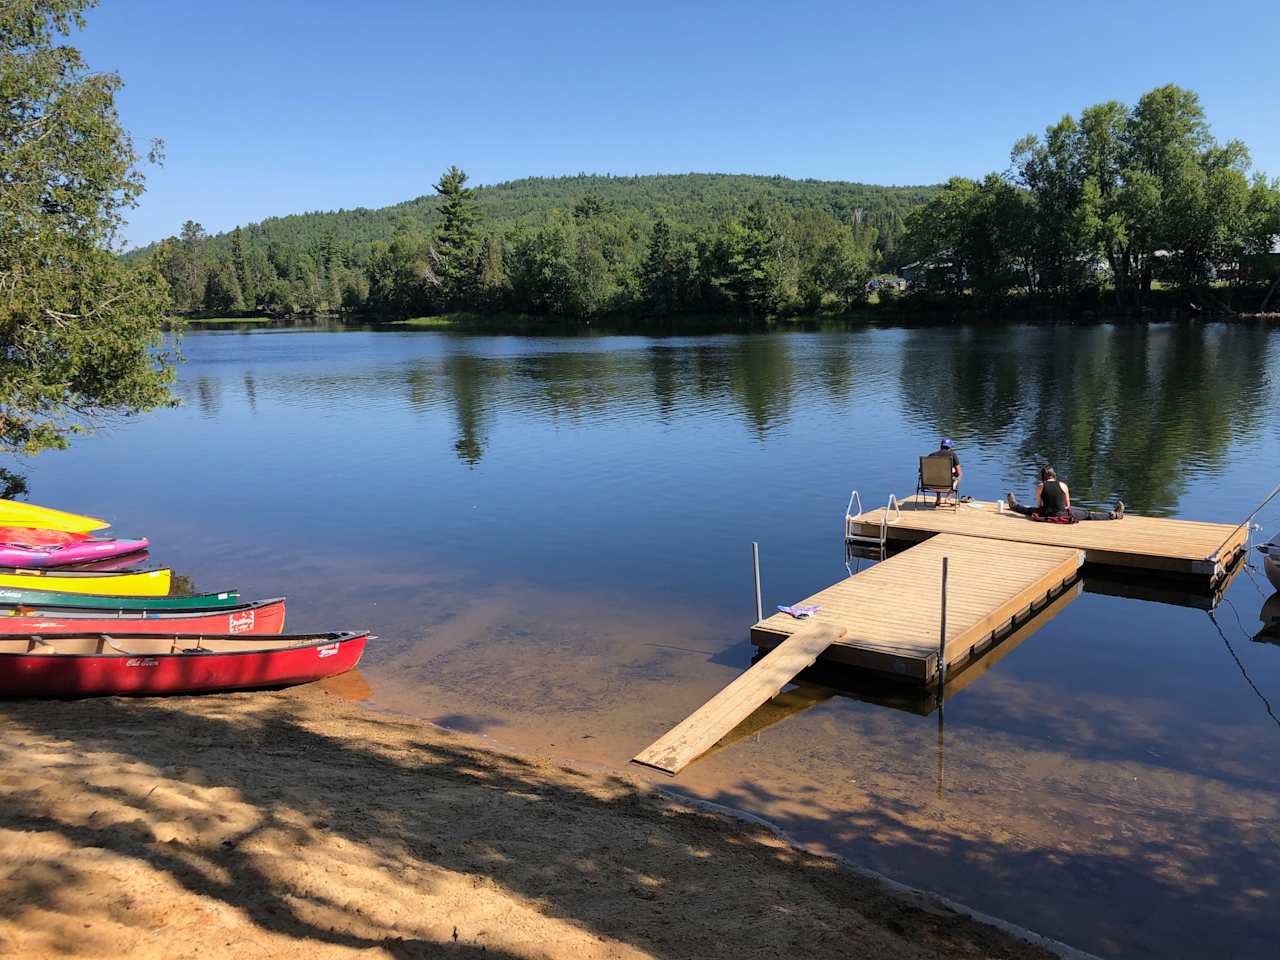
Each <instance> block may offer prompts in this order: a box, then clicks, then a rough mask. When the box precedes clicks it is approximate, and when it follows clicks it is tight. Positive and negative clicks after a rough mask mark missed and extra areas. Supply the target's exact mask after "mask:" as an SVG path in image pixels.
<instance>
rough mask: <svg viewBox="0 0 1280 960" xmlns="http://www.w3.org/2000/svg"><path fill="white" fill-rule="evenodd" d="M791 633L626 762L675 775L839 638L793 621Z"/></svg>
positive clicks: (827, 626)
mask: <svg viewBox="0 0 1280 960" xmlns="http://www.w3.org/2000/svg"><path fill="white" fill-rule="evenodd" d="M794 622H795V624H796V628H795V629H794V630H792V632H791V633H790V634H789V635H788V636H787V637H786V638H785V639H784V641H783V642H782V643H779V644H775V646H776V647H777V649H775V650H773V651H772V652H771V653H770V654H769V655H768V656H767V657H765V658H764V659H763V660H760V661H759V662H758V663H756V664H755V666H753V667H752V668H751V669H750V670H748V671H747V672H746V673H744V674H742V676H740V677H738V678H737V679H736V680H734V681H733V683H731V684H729V685H728V686H727V687H725V688H724V689H723V690H721V691H720V692H719V693H717V694H716V695H715V696H714V697H712V698H711V699H710V700H708V701H707V702H706V703H704V704H703V705H702V706H701V707H699V708H698V710H697V711H695V712H694V713H692V714H690V715H689V716H688V717H686V718H685V719H684V720H682V721H681V722H680V723H679V724H678V725H677V726H676V727H675V728H674V729H672V730H671V731H670V732H669V733H667V734H666V735H665V736H663V737H661V738H660V739H658V740H656V741H655V742H654V743H652V744H650V745H649V746H648V747H646V748H645V749H644V750H643V751H641V752H640V753H638V754H637V755H636V756H635V757H634V758H633V760H632V762H634V763H639V764H642V765H644V766H646V767H653V768H654V769H657V770H661V771H662V772H663V773H669V774H671V775H672V776H675V775H676V774H677V773H679V772H680V771H681V770H683V769H684V768H685V767H686V766H688V765H689V764H690V763H691V762H693V761H694V760H696V759H697V758H698V757H700V756H702V755H703V754H704V753H706V752H707V751H708V750H710V749H711V748H712V747H713V746H715V744H716V741H717V740H719V739H720V738H721V737H723V736H724V735H725V734H727V733H729V732H730V731H731V730H733V728H734V727H736V726H737V725H738V724H739V723H741V722H742V721H743V720H745V719H747V717H749V716H751V714H752V713H754V712H755V711H756V708H758V707H759V706H761V705H762V704H764V703H765V702H766V701H768V700H770V699H772V698H773V697H774V695H776V694H777V693H779V692H780V691H781V690H782V688H783V687H785V686H786V685H787V684H788V683H790V682H791V681H792V680H793V679H794V678H795V675H796V674H797V673H799V672H800V671H801V670H803V669H804V668H805V667H807V666H809V665H810V664H812V663H813V662H814V661H815V660H816V659H817V658H818V655H819V654H821V653H822V651H824V650H826V649H827V647H829V646H830V645H831V644H832V643H834V642H836V641H838V640H839V639H840V638H841V637H842V636H844V632H845V631H844V628H843V627H841V626H839V625H837V624H834V623H831V622H829V621H824V622H818V621H817V620H813V619H811V620H809V621H803V620H797V621H794Z"/></svg>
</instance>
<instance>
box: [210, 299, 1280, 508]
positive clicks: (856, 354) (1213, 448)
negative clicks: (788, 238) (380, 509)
mask: <svg viewBox="0 0 1280 960" xmlns="http://www.w3.org/2000/svg"><path fill="white" fill-rule="evenodd" d="M278 336H283V335H278ZM882 336H883V335H882ZM893 336H895V337H899V338H901V340H902V343H901V348H900V349H896V350H894V351H892V352H886V351H885V350H884V349H883V347H884V344H883V343H880V342H878V341H876V340H874V339H872V336H871V333H870V332H866V331H864V332H861V333H857V332H855V333H853V334H851V335H840V336H836V335H818V336H813V337H804V338H801V337H787V336H760V337H738V338H707V339H704V340H679V339H677V340H672V341H642V340H639V339H635V340H633V341H632V342H631V343H630V344H629V345H630V346H633V347H634V348H633V349H628V348H627V346H628V345H627V344H624V345H623V347H622V348H620V349H614V350H601V349H599V347H598V344H596V343H594V342H592V341H582V342H577V343H575V342H572V341H568V342H566V341H557V342H555V344H554V345H551V344H549V345H547V348H545V349H539V350H533V351H526V352H519V353H510V352H507V353H504V352H502V351H501V350H496V351H494V352H492V353H488V354H480V353H477V352H476V351H475V350H474V349H473V347H474V340H473V339H472V338H443V339H442V341H437V342H444V343H445V344H447V345H448V347H447V349H446V350H445V351H444V352H443V355H435V356H431V357H427V358H419V359H415V360H414V361H412V362H410V363H400V364H394V363H393V364H386V365H383V366H380V367H378V368H376V369H368V370H363V371H360V372H359V373H357V375H355V376H354V377H353V376H352V375H351V373H350V371H347V372H345V373H344V374H343V375H342V378H341V382H339V378H338V376H337V375H334V376H331V377H326V376H325V375H324V374H320V375H308V376H306V377H299V378H296V379H292V380H291V379H288V378H286V379H284V380H281V381H277V382H275V383H274V384H273V387H274V388H275V389H277V390H280V391H283V392H284V393H285V394H286V395H288V394H289V393H291V392H295V391H305V392H307V393H308V394H316V393H323V394H324V395H325V396H326V397H328V398H330V399H332V398H333V397H335V396H344V395H345V396H350V397H352V398H353V399H356V398H363V399H365V400H368V399H370V398H372V397H375V396H379V395H381V396H392V395H397V394H398V395H400V396H402V397H406V398H407V399H408V402H409V404H410V406H411V407H413V408H415V409H429V408H432V407H434V406H435V405H438V404H444V405H446V406H448V407H449V408H450V409H451V410H452V413H453V417H454V420H455V423H456V425H457V432H456V434H455V436H454V438H453V440H452V441H451V445H452V452H453V454H454V455H455V456H456V457H457V458H458V460H459V461H460V462H462V463H464V464H466V465H468V466H471V467H474V466H476V465H477V464H479V463H480V461H481V460H482V459H483V458H484V456H485V454H486V451H487V450H488V448H489V444H490V443H491V437H492V435H493V428H494V426H495V425H496V424H498V423H499V422H500V421H502V420H503V419H504V418H505V417H519V418H521V419H525V418H529V417H535V418H542V419H544V420H545V421H547V422H550V423H555V422H560V421H567V422H581V421H583V420H584V419H586V418H589V419H590V420H591V421H592V422H600V421H607V420H610V419H616V418H618V417H622V416H631V415H632V412H633V411H634V412H636V413H640V412H642V411H646V410H647V411H649V413H650V415H652V416H653V417H654V418H655V419H656V420H658V421H659V422H662V423H664V424H671V423H672V422H674V421H676V420H678V419H680V418H681V417H688V416H693V415H699V414H706V413H709V412H713V413H715V414H716V415H723V414H728V415H732V416H733V417H734V418H735V419H737V420H738V421H739V422H741V423H742V424H743V425H744V426H745V427H746V428H747V429H748V430H749V431H750V433H751V435H752V436H753V437H754V438H755V439H756V440H757V441H759V442H761V443H763V442H767V441H768V440H770V439H771V438H772V436H773V435H774V434H775V432H776V431H778V430H779V428H781V427H783V426H784V425H785V426H788V427H791V426H794V425H795V423H796V420H797V419H798V418H799V419H801V420H803V419H804V418H806V417H808V416H809V415H810V412H811V411H812V409H813V407H814V405H815V404H819V403H823V402H825V403H828V404H832V405H834V406H835V407H836V408H838V409H839V408H845V407H847V406H848V405H850V404H856V405H859V406H862V407H865V406H866V405H867V404H872V405H901V406H902V407H904V408H905V410H906V411H907V413H908V415H909V416H910V417H911V418H912V419H913V420H914V421H915V422H916V423H917V424H918V426H919V427H920V428H921V430H922V431H923V432H924V433H926V434H932V433H933V432H934V431H935V430H939V431H943V432H948V433H950V434H952V435H953V436H955V437H957V438H958V439H959V440H960V442H961V444H962V446H969V447H973V448H978V449H982V450H988V449H993V448H997V449H1000V450H1003V451H1005V453H1006V455H1007V456H1008V457H1009V458H1010V459H1011V460H1013V461H1016V462H1017V463H1018V464H1019V465H1018V466H1017V467H1016V468H1015V469H1017V470H1019V471H1020V473H1021V474H1022V476H1023V478H1024V479H1026V480H1028V481H1029V480H1030V478H1031V476H1032V474H1033V471H1034V469H1035V467H1036V466H1037V465H1038V464H1039V463H1041V462H1044V461H1051V462H1053V463H1054V464H1055V465H1056V466H1057V467H1058V470H1059V473H1060V474H1062V475H1064V476H1066V477H1067V478H1069V480H1070V482H1071V484H1072V487H1073V490H1074V491H1075V493H1076V494H1077V496H1078V497H1079V499H1081V500H1089V501H1106V500H1109V499H1111V498H1113V497H1115V496H1121V497H1123V498H1124V499H1125V501H1126V503H1128V504H1129V506H1130V507H1131V508H1132V509H1134V510H1137V511H1139V512H1149V513H1154V514H1168V513H1171V512H1172V511H1174V510H1175V509H1176V507H1177V504H1178V501H1179V497H1180V496H1181V494H1182V493H1183V491H1184V490H1185V487H1186V482H1187V476H1188V473H1189V472H1190V471H1193V470H1196V471H1203V470H1205V469H1214V468H1219V467H1221V466H1222V464H1223V462H1224V458H1225V456H1226V451H1227V449H1228V447H1229V446H1230V445H1231V444H1232V443H1233V442H1240V441H1248V440H1251V439H1255V438H1257V437H1258V436H1259V434H1260V428H1261V426H1262V425H1263V423H1264V418H1265V417H1266V415H1267V409H1268V403H1269V398H1270V396H1271V391H1272V389H1273V385H1272V384H1271V381H1270V377H1269V366H1268V364H1269V361H1270V359H1271V358H1270V356H1269V354H1270V353H1271V352H1273V351H1274V346H1273V344H1272V341H1273V340H1274V338H1273V337H1271V336H1270V333H1269V331H1268V330H1267V329H1266V328H1265V327H1261V326H1257V325H1235V326H1232V325H1206V324H1198V323H1186V324H1176V325H1164V326H1155V327H1148V326H1133V327H1109V326H1094V327H1051V328H1037V327H1026V328H1019V329H1017V330H1014V331H1007V330H1000V331H991V330H983V329H974V328H965V329H961V330H948V329H930V328H926V329H914V330H907V331H898V332H895V333H894V334H893ZM219 388H220V381H218V380H215V379H212V378H210V377H207V376H201V377H198V378H196V379H195V380H194V382H193V383H192V382H188V384H187V386H186V389H187V390H189V391H193V392H194V395H195V399H196V400H197V402H198V404H199V409H200V411H201V412H202V413H204V414H205V415H206V416H210V417H214V416H216V415H217V413H218V410H219V403H220V395H219ZM243 390H244V394H245V398H246V402H247V404H248V405H249V406H250V408H251V409H253V408H256V404H257V402H258V400H259V396H260V393H261V385H260V384H259V383H258V382H257V380H256V379H255V377H254V375H253V374H252V372H250V373H247V374H246V375H245V376H244V378H243ZM816 439H818V438H815V440H816Z"/></svg>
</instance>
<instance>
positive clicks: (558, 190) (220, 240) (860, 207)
mask: <svg viewBox="0 0 1280 960" xmlns="http://www.w3.org/2000/svg"><path fill="white" fill-rule="evenodd" d="M937 191H938V187H937V186H906V187H881V186H874V185H871V184H864V183H850V182H847V181H842V180H792V179H789V178H787V177H762V176H749V175H746V174H723V173H685V174H658V175H649V176H634V177H614V176H600V175H592V174H579V175H578V176H574V177H527V178H525V179H523V180H511V181H508V182H506V183H498V184H494V185H492V186H483V187H476V188H475V202H476V206H477V208H478V209H479V210H480V212H481V215H482V218H483V219H482V223H483V224H485V225H488V226H491V227H502V226H509V225H513V224H515V223H518V222H520V221H526V222H528V221H538V220H542V219H544V218H545V217H547V216H548V215H550V214H551V213H552V212H553V211H556V210H563V211H566V212H570V211H572V210H573V209H574V208H575V207H576V206H577V205H578V204H579V203H582V202H587V203H588V204H590V203H592V202H594V201H596V200H598V201H599V202H600V204H602V205H603V206H604V207H605V209H606V210H609V211H610V212H614V213H617V214H623V215H626V216H627V218H628V219H632V218H635V219H644V220H646V221H651V220H653V219H655V218H656V217H657V216H659V215H661V216H664V217H667V218H668V219H670V220H672V221H673V222H679V223H683V224H687V225H689V226H703V227H709V226H712V225H714V224H717V223H719V222H721V221H724V220H727V219H729V218H731V217H732V216H734V215H735V214H739V213H741V212H742V211H743V210H745V209H746V208H747V207H748V206H749V205H750V204H751V202H752V201H754V200H763V201H765V202H767V203H776V204H781V205H783V206H787V207H792V208H795V209H816V210H825V211H827V212H828V213H830V214H832V215H833V216H835V217H836V218H837V219H839V220H843V221H845V222H847V223H850V224H853V223H857V222H859V221H862V222H865V223H866V224H867V225H868V226H873V227H875V228H877V229H878V230H879V231H880V233H881V234H882V235H883V236H886V237H888V236H893V237H896V236H897V235H899V234H900V233H901V230H902V222H903V219H904V218H905V216H906V215H907V213H909V212H910V211H911V210H912V209H913V208H914V207H917V206H919V205H920V204H923V203H925V202H926V201H928V200H929V199H930V198H931V197H932V196H933V195H934V194H936V193H937ZM441 199H442V198H441V197H440V196H439V195H438V194H434V193H433V194H426V195H423V196H421V197H418V198H416V199H414V200H406V201H405V202H404V203H397V204H393V205H392V206H389V207H380V208H378V209H374V210H371V209H369V208H367V207H356V208H353V209H351V210H336V211H316V212H311V213H300V214H291V215H289V216H283V217H270V218H268V219H266V220H263V221H262V222H261V223H254V224H245V225H244V226H243V227H242V228H241V229H242V230H243V233H244V237H245V240H247V241H249V242H250V243H252V244H263V245H273V244H274V245H280V246H286V247H295V248H299V249H306V248H308V247H309V246H310V245H312V244H314V243H316V242H318V241H319V239H320V238H321V237H331V238H333V239H335V240H337V241H338V242H339V243H340V244H341V245H342V246H344V247H348V248H355V247H360V246H361V245H365V246H367V245H371V244H372V243H374V242H375V241H377V240H390V239H391V238H392V237H394V236H395V235H396V234H398V233H404V232H406V231H407V230H417V231H421V232H424V233H429V232H430V231H431V229H432V228H434V227H435V225H436V224H437V223H438V222H439V219H440V207H441ZM229 237H230V234H229V233H224V234H217V235H215V236H212V237H210V241H211V243H212V244H213V245H214V246H215V247H222V246H225V245H226V244H227V243H229ZM154 246H155V244H152V245H150V246H148V247H144V248H142V249H141V250H138V251H135V254H136V253H145V252H147V251H149V250H150V249H151V248H152V247H154Z"/></svg>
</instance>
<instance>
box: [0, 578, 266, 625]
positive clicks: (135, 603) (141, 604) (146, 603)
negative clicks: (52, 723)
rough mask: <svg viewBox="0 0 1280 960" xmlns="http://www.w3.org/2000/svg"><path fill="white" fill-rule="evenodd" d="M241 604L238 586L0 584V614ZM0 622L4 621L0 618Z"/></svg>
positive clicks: (187, 608)
mask: <svg viewBox="0 0 1280 960" xmlns="http://www.w3.org/2000/svg"><path fill="white" fill-rule="evenodd" d="M236 606H240V591H239V590H223V591H222V592H221V593H200V594H196V595H195V596H190V597H108V596H98V595H94V594H83V593H59V592H58V591H56V590H22V589H15V588H13V587H0V617H3V616H12V615H14V614H16V613H17V612H19V611H20V610H22V609H37V608H38V609H40V610H48V609H53V610H98V611H106V612H108V613H112V612H116V611H126V610H183V611H186V612H188V613H199V612H202V611H216V610H225V609H227V608H228V607H236ZM0 624H3V621H2V620H0Z"/></svg>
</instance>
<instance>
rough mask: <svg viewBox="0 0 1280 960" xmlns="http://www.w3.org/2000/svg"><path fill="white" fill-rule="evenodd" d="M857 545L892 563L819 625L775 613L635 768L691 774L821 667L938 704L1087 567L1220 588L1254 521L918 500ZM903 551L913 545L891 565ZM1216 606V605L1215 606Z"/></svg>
mask: <svg viewBox="0 0 1280 960" xmlns="http://www.w3.org/2000/svg"><path fill="white" fill-rule="evenodd" d="M1273 496H1274V493H1273ZM1268 499H1270V498H1268ZM855 500H857V494H856V493H855V494H854V495H853V496H852V497H851V498H850V502H851V503H853V502H854V501H855ZM1265 502H1266V501H1264V503H1265ZM1255 513H1256V511H1255ZM845 540H846V543H855V544H872V545H873V546H878V547H879V548H880V555H881V557H882V558H883V559H882V560H881V562H880V563H878V564H876V565H875V566H874V567H871V568H870V569H868V570H866V571H863V572H861V573H858V574H855V575H853V576H850V577H849V578H848V579H845V580H841V581H840V582H839V583H837V584H834V585H832V586H830V587H827V588H826V589H825V590H820V591H819V592H817V593H815V594H814V595H813V596H811V597H806V598H805V599H804V600H803V601H801V605H805V606H807V605H816V606H817V607H819V610H818V612H817V613H816V614H814V615H813V616H812V617H809V618H807V619H804V620H796V619H794V618H792V617H790V616H788V615H786V614H782V613H777V614H774V615H773V616H770V617H767V618H765V619H762V620H760V621H759V622H758V623H756V624H755V625H754V626H752V628H751V642H752V643H754V644H755V645H756V646H757V647H758V648H760V649H761V650H762V651H766V652H767V653H766V655H765V656H763V657H762V658H761V659H760V660H758V661H757V662H756V663H755V664H754V665H753V666H752V667H751V668H750V669H749V670H747V672H746V673H744V674H742V676H740V677H738V679H737V680H735V681H733V683H731V684H730V685H729V686H728V687H726V688H725V689H724V690H722V691H720V693H718V694H716V696H714V697H712V698H711V700H709V701H708V702H707V703H706V704H704V705H703V706H702V707H701V708H700V709H699V710H697V711H696V712H695V713H693V714H692V715H691V716H689V717H688V718H687V719H685V720H684V721H683V722H681V723H680V724H679V725H678V726H676V727H675V728H674V729H673V730H672V731H671V732H670V733H668V734H667V735H666V736H664V737H662V738H661V739H659V740H658V741H657V742H655V743H654V744H652V745H651V746H649V747H648V748H646V749H645V750H644V751H642V752H641V753H640V754H638V755H637V756H636V757H635V758H634V762H636V763H639V764H643V765H645V766H649V767H654V768H656V769H658V770H662V771H663V772H665V773H669V774H672V775H675V774H676V773H679V772H680V770H682V769H683V768H684V767H685V766H687V765H688V764H689V763H691V762H692V761H693V760H695V759H697V758H698V757H699V756H701V755H702V754H703V753H705V752H706V751H708V750H710V749H711V748H712V747H714V746H715V745H716V744H717V743H718V742H720V741H721V740H722V739H723V738H724V737H725V736H727V735H728V734H729V733H730V732H731V731H732V730H733V729H734V727H735V726H737V725H738V724H739V723H741V722H742V721H743V720H745V719H746V718H747V717H749V716H750V715H751V714H752V713H753V712H754V711H755V710H756V709H757V708H759V707H760V706H762V705H763V704H765V703H766V702H767V701H769V700H770V699H771V698H772V697H774V696H775V695H777V694H778V693H779V692H780V691H781V690H782V689H783V688H784V687H785V686H786V685H787V684H788V683H791V682H792V681H793V680H794V679H795V678H796V676H797V674H799V673H801V672H802V671H804V670H806V669H807V668H809V667H810V666H812V665H813V664H814V663H815V662H816V663H818V665H819V666H822V665H824V664H833V665H834V664H838V665H844V666H848V667H854V668H857V669H860V670H866V671H870V672H871V674H872V675H879V676H881V677H885V676H889V677H892V678H894V679H896V680H899V681H905V682H908V683H913V684H915V685H917V688H918V689H919V688H927V687H929V686H930V685H933V684H938V685H939V686H938V690H937V694H938V695H937V697H936V699H937V701H938V702H939V703H940V702H941V701H942V699H943V698H944V697H945V694H946V689H945V681H946V677H947V676H948V675H949V673H950V671H951V670H952V669H953V668H957V667H964V666H968V665H970V664H973V663H974V662H975V661H977V660H978V658H979V657H981V656H982V654H984V653H985V652H986V651H987V650H989V649H991V648H992V647H993V646H995V645H996V644H999V643H1000V642H1001V641H1003V640H1005V639H1008V638H1010V637H1014V636H1018V635H1023V636H1025V635H1027V634H1028V633H1029V631H1032V630H1034V629H1035V624H1036V621H1037V618H1038V617H1040V615H1041V614H1045V613H1047V612H1048V611H1050V610H1055V609H1056V608H1059V609H1060V606H1061V605H1065V604H1066V603H1068V602H1070V598H1071V597H1074V596H1075V595H1076V594H1078V593H1079V590H1080V585H1079V576H1080V571H1081V568H1082V567H1083V566H1084V565H1085V564H1086V563H1087V564H1090V565H1094V566H1096V567H1102V568H1114V569H1123V570H1125V571H1135V570H1136V571H1143V572H1145V573H1148V574H1152V575H1154V576H1155V577H1158V578H1160V579H1161V580H1162V581H1165V583H1166V587H1162V588H1161V589H1162V590H1167V585H1168V584H1169V583H1175V584H1176V583H1180V584H1181V585H1182V586H1184V587H1186V586H1195V587H1197V588H1209V589H1213V588H1218V587H1221V586H1222V585H1223V584H1224V583H1225V582H1228V579H1229V577H1230V576H1232V575H1234V573H1235V572H1236V571H1237V570H1238V568H1239V562H1240V560H1241V558H1242V556H1243V553H1244V551H1245V549H1247V546H1248V524H1247V522H1246V523H1244V524H1239V525H1237V526H1231V525H1229V524H1223V523H1199V522H1196V521H1192V520H1173V519H1167V518H1162V517H1140V516H1134V515H1126V516H1125V517H1124V519H1123V520H1106V521H1103V520H1098V521H1082V522H1080V523H1073V524H1057V523H1040V522H1037V521H1034V520H1031V519H1030V518H1028V517H1025V516H1023V515H1021V514H1017V513H1012V512H1006V511H1004V510H1002V509H1000V507H999V505H998V504H996V503H979V502H973V503H968V504H963V505H961V506H960V508H959V509H958V510H951V509H945V508H943V509H939V508H936V507H935V506H934V505H933V500H932V499H931V498H928V497H909V498H907V499H906V500H904V501H902V502H901V503H900V504H899V503H898V501H897V500H896V499H891V500H890V503H889V506H888V507H887V508H885V509H883V510H872V511H868V512H865V513H864V512H862V511H861V508H860V507H859V512H858V513H857V514H855V515H846V517H845ZM912 544H915V546H911V545H912ZM891 545H892V546H896V547H902V546H909V547H910V549H907V550H902V551H901V552H899V553H895V554H893V555H892V556H887V558H886V557H885V555H886V553H887V552H888V548H889V547H890V546H891ZM944 569H945V570H946V573H945V575H944V572H943V571H944ZM944 582H945V587H944ZM1153 589H1154V588H1153ZM758 591H759V584H758V581H757V595H758ZM1069 591H1073V592H1070V593H1069ZM1207 602H1208V603H1209V609H1212V605H1213V604H1214V603H1215V602H1216V599H1214V598H1213V597H1212V596H1210V599H1209V600H1208V601H1207ZM1042 620H1043V618H1041V622H1042ZM979 672H980V671H979ZM970 673H972V676H973V677H976V676H977V675H978V674H977V673H973V672H972V671H970ZM970 679H972V677H971V678H970Z"/></svg>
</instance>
